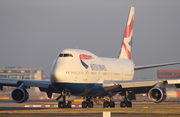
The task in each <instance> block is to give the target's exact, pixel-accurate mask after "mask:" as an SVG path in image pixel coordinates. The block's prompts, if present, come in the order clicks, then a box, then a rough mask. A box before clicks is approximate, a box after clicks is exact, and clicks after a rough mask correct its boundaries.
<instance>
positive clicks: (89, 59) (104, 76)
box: [51, 49, 135, 90]
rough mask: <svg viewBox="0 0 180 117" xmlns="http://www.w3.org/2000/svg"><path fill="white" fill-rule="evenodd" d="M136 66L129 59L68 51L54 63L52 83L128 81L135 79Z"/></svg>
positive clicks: (82, 51) (80, 51)
mask: <svg viewBox="0 0 180 117" xmlns="http://www.w3.org/2000/svg"><path fill="white" fill-rule="evenodd" d="M134 66H135V65H134V62H133V60H129V59H117V58H114V59H112V58H100V57H97V56H96V55H94V54H92V53H90V52H88V51H85V50H78V49H66V50H63V51H62V52H60V54H59V55H58V57H57V58H56V60H55V61H54V64H53V66H52V70H51V82H52V84H54V83H59V84H62V83H67V84H76V83H78V84H102V83H103V81H105V80H122V81H124V80H126V81H127V80H132V79H133V77H134ZM56 89H57V88H56ZM67 89H68V88H67ZM68 90H70V89H68Z"/></svg>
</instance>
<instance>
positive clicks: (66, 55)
mask: <svg viewBox="0 0 180 117" xmlns="http://www.w3.org/2000/svg"><path fill="white" fill-rule="evenodd" d="M59 57H73V55H72V54H63V53H61V54H60V55H59Z"/></svg>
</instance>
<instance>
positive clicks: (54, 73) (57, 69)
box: [51, 58, 66, 83]
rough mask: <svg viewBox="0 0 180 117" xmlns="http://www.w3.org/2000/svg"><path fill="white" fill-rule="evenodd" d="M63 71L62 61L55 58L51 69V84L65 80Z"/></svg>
mask: <svg viewBox="0 0 180 117" xmlns="http://www.w3.org/2000/svg"><path fill="white" fill-rule="evenodd" d="M65 69H66V66H64V63H63V61H62V60H59V59H58V58H57V59H56V60H55V61H54V64H53V66H52V69H51V83H60V82H62V81H63V79H65Z"/></svg>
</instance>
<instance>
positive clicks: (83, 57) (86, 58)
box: [79, 54, 92, 69]
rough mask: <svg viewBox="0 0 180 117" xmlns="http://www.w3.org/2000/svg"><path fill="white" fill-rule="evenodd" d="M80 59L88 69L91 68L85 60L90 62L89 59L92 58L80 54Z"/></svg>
mask: <svg viewBox="0 0 180 117" xmlns="http://www.w3.org/2000/svg"><path fill="white" fill-rule="evenodd" d="M79 58H80V61H81V64H82V65H83V66H84V67H85V68H86V69H87V68H88V67H89V66H88V65H87V64H86V63H85V62H84V61H83V60H89V59H91V58H92V56H90V55H85V54H80V55H79Z"/></svg>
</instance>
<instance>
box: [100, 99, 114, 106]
mask: <svg viewBox="0 0 180 117" xmlns="http://www.w3.org/2000/svg"><path fill="white" fill-rule="evenodd" d="M103 107H104V108H108V107H110V108H114V107H115V103H114V101H111V97H108V101H104V103H103Z"/></svg>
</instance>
